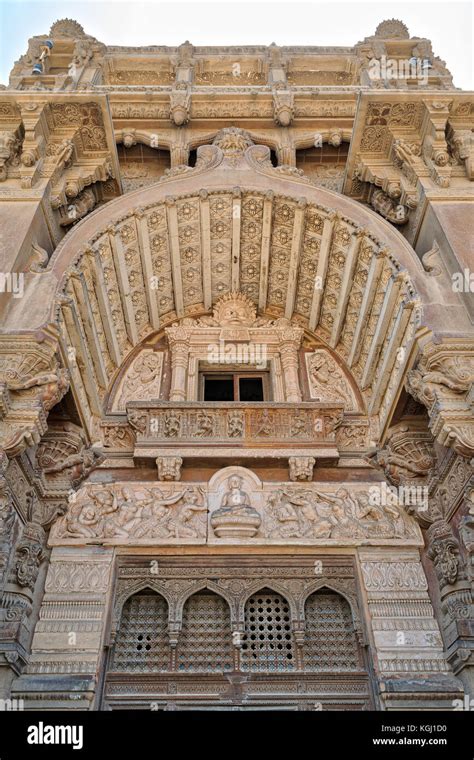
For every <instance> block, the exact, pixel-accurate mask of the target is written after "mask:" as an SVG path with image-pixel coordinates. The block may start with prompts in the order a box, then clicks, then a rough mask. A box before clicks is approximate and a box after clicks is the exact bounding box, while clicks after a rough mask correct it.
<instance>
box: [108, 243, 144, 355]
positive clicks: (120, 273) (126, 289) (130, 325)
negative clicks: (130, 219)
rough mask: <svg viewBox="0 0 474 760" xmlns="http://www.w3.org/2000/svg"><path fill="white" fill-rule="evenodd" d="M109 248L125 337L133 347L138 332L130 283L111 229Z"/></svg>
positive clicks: (120, 251)
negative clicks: (120, 304) (116, 282)
mask: <svg viewBox="0 0 474 760" xmlns="http://www.w3.org/2000/svg"><path fill="white" fill-rule="evenodd" d="M108 232H109V240H110V247H111V249H112V254H113V257H114V261H116V262H117V266H116V272H117V280H118V283H119V287H120V296H121V298H122V304H123V315H124V320H125V327H126V329H127V335H128V337H129V339H130V341H131V343H132V345H133V346H136V344H137V343H138V330H137V323H136V320H135V309H134V307H133V303H132V296H131V294H130V283H129V281H128V275H127V267H126V264H125V257H124V252H123V244H122V241H121V240H120V238H119V237H117V236H116V235H115V231H114V229H113V228H110V229H109V230H108Z"/></svg>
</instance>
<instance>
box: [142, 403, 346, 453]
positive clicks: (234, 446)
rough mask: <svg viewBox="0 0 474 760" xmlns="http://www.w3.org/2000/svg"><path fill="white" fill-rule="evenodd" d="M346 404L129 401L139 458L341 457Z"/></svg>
mask: <svg viewBox="0 0 474 760" xmlns="http://www.w3.org/2000/svg"><path fill="white" fill-rule="evenodd" d="M342 414H343V407H342V406H333V405H331V404H315V403H312V402H301V403H299V404H298V405H295V404H287V403H264V404H263V403H252V402H208V401H205V402H194V401H191V402H189V401H183V402H172V401H163V402H150V401H133V402H130V403H129V404H127V417H128V421H129V423H130V425H131V426H132V427H133V428H134V429H135V431H136V444H135V451H134V456H137V457H157V456H158V455H164V454H166V453H169V454H170V455H171V454H176V455H179V456H181V457H202V456H206V457H209V456H211V457H228V456H229V455H232V454H235V455H236V456H238V457H239V458H252V459H253V458H256V457H258V458H262V457H272V458H275V457H277V456H280V457H289V456H292V455H295V454H296V455H300V456H312V457H316V458H333V457H337V456H338V450H337V447H336V442H335V432H336V428H337V427H338V425H339V423H340V421H341V419H342Z"/></svg>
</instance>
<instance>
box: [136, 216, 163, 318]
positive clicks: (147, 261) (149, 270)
mask: <svg viewBox="0 0 474 760" xmlns="http://www.w3.org/2000/svg"><path fill="white" fill-rule="evenodd" d="M136 216H137V233H138V250H139V252H140V261H141V265H142V269H143V279H144V280H145V295H146V302H147V306H148V313H149V315H150V323H151V326H152V327H154V328H155V330H157V329H158V328H159V326H160V315H159V312H158V303H157V298H156V289H155V288H152V283H153V282H154V280H153V264H152V261H151V250H150V237H149V234H148V226H147V223H146V216H145V214H144V213H143V211H137V214H136Z"/></svg>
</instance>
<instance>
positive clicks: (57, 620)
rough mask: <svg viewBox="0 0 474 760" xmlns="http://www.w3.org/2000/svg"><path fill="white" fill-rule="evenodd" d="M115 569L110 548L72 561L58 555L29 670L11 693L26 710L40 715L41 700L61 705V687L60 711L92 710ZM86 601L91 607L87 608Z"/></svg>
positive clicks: (81, 553)
mask: <svg viewBox="0 0 474 760" xmlns="http://www.w3.org/2000/svg"><path fill="white" fill-rule="evenodd" d="M112 567H113V549H110V548H107V549H104V548H102V547H92V546H89V547H87V548H82V549H78V550H76V551H74V554H73V555H71V553H70V552H69V550H68V549H63V548H62V547H55V548H54V549H53V552H52V554H51V562H50V565H49V568H48V574H47V577H46V586H45V595H44V598H43V601H42V604H41V610H40V619H39V622H38V623H37V625H36V628H35V634H34V637H33V643H32V654H31V657H30V670H29V673H28V674H23V675H22V676H21V677H20V678H18V679H17V680H16V681H15V682H14V683H13V688H12V695H14V696H15V697H17V698H20V699H24V700H25V702H26V705H27V708H28V705H29V706H30V707H34V708H36V709H38V706H39V705H41V700H45V701H46V702H47V701H48V700H50V699H52V698H54V699H57V690H58V684H61V687H60V690H61V695H62V699H61V700H58V706H59V709H68V708H69V709H70V708H71V707H72V706H74V708H75V709H79V710H81V709H83V710H89V709H91V705H92V702H93V700H94V698H95V691H96V687H97V673H98V671H99V668H100V665H101V656H102V652H103V647H104V641H105V635H104V634H105V624H106V619H107V612H108V609H107V607H108V598H109V596H108V595H109V589H110V585H111V573H112ZM84 598H89V599H90V600H91V601H90V602H89V603H88V604H87V605H85V604H84ZM53 672H54V675H49V674H50V673H53ZM76 673H80V674H81V675H80V676H79V677H78V676H76V675H75V674H76ZM53 695H54V696H53Z"/></svg>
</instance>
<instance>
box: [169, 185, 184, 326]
mask: <svg viewBox="0 0 474 760" xmlns="http://www.w3.org/2000/svg"><path fill="white" fill-rule="evenodd" d="M166 215H167V217H168V239H169V247H170V256H171V276H172V279H173V293H174V306H175V311H176V316H177V317H184V302H183V282H182V278H181V260H180V255H179V232H178V211H177V209H176V202H175V200H174V198H167V199H166Z"/></svg>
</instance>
